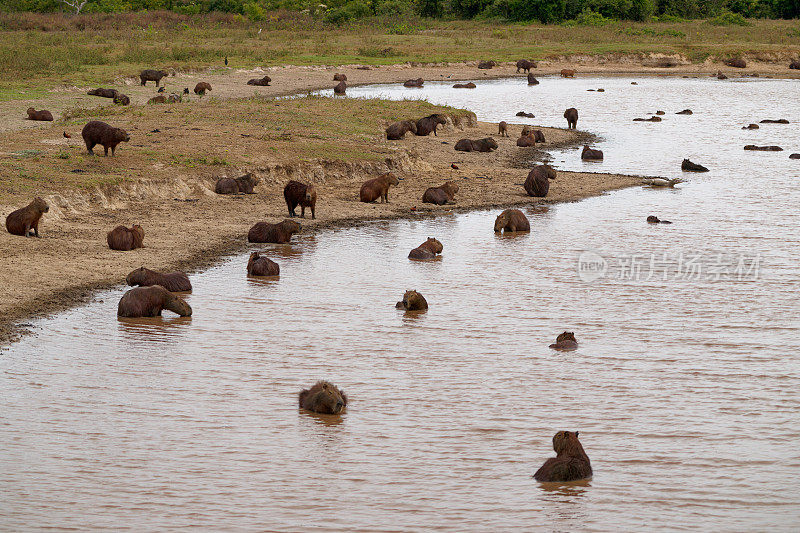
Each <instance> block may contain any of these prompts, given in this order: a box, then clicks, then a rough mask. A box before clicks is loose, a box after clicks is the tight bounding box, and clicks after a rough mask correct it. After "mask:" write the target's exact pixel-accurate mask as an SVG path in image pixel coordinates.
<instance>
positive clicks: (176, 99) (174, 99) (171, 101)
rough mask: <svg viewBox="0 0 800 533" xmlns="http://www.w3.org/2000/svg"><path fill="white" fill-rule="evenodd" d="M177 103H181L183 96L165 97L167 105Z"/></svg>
mask: <svg viewBox="0 0 800 533" xmlns="http://www.w3.org/2000/svg"><path fill="white" fill-rule="evenodd" d="M178 102H183V96H182V95H180V94H176V93H172V94H170V95H169V96H167V103H168V104H176V103H178Z"/></svg>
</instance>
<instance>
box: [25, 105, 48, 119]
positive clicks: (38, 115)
mask: <svg viewBox="0 0 800 533" xmlns="http://www.w3.org/2000/svg"><path fill="white" fill-rule="evenodd" d="M28 120H39V121H43V122H52V121H53V114H52V113H51V112H50V111H48V110H47V109H42V110H41V111H36V109H34V108H32V107H29V108H28Z"/></svg>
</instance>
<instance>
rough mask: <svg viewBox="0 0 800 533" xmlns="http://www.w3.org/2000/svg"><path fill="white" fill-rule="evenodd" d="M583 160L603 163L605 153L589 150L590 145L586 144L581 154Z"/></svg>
mask: <svg viewBox="0 0 800 533" xmlns="http://www.w3.org/2000/svg"><path fill="white" fill-rule="evenodd" d="M581 159H583V160H584V161H587V160H588V161H602V159H603V151H602V150H595V149H592V148H589V145H588V144H584V145H583V151H582V152H581Z"/></svg>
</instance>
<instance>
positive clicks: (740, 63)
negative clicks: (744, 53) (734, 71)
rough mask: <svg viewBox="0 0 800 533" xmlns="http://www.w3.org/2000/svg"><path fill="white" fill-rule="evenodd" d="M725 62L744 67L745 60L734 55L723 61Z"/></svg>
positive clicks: (736, 66) (745, 64)
mask: <svg viewBox="0 0 800 533" xmlns="http://www.w3.org/2000/svg"><path fill="white" fill-rule="evenodd" d="M725 64H726V65H728V66H729V67H734V68H746V67H747V62H746V61H745V60H744V59H742V58H741V57H734V58H731V59H728V60H726V61H725Z"/></svg>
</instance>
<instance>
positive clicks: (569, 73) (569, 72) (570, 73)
mask: <svg viewBox="0 0 800 533" xmlns="http://www.w3.org/2000/svg"><path fill="white" fill-rule="evenodd" d="M561 77H562V78H574V77H575V71H574V70H573V69H570V68H562V69H561Z"/></svg>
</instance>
